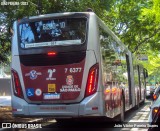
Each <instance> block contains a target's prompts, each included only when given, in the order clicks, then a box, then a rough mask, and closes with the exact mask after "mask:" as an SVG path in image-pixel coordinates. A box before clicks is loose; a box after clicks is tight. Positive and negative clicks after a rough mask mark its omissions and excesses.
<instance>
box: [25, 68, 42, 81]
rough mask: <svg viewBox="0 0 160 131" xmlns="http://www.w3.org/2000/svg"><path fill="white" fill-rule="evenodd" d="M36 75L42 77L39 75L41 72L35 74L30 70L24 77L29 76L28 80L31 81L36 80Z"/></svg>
mask: <svg viewBox="0 0 160 131" xmlns="http://www.w3.org/2000/svg"><path fill="white" fill-rule="evenodd" d="M38 75H42V73H41V72H37V71H35V70H31V71H30V72H29V73H26V74H25V76H29V77H30V79H32V80H35V79H37V76H38Z"/></svg>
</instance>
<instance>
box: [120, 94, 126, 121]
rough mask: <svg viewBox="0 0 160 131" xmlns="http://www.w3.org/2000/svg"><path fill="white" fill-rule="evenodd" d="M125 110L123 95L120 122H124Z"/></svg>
mask: <svg viewBox="0 0 160 131" xmlns="http://www.w3.org/2000/svg"><path fill="white" fill-rule="evenodd" d="M124 110H125V105H124V96H123V95H122V97H121V107H120V119H119V120H120V122H124Z"/></svg>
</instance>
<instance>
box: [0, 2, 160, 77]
mask: <svg viewBox="0 0 160 131" xmlns="http://www.w3.org/2000/svg"><path fill="white" fill-rule="evenodd" d="M6 1H9V2H21V0H6ZM26 2H28V5H16V6H6V5H4V6H2V5H0V29H1V27H2V26H3V27H4V26H5V27H6V29H5V30H4V31H0V61H10V59H8V54H10V46H11V43H10V41H11V36H10V35H9V32H8V30H9V27H11V26H12V24H13V21H14V20H17V19H21V18H23V17H28V16H35V15H37V14H38V13H39V14H48V13H58V12H84V11H86V10H87V9H88V8H92V9H93V11H94V12H95V13H96V14H97V15H98V16H99V17H100V18H101V19H102V20H103V21H104V22H106V24H107V25H108V26H109V27H110V28H111V29H112V30H113V31H114V32H115V33H116V34H117V36H118V37H119V38H120V39H121V40H122V42H123V43H124V44H125V45H127V46H128V48H129V49H130V50H131V51H132V52H135V54H146V55H149V61H148V63H147V62H146V63H145V62H143V64H144V65H145V66H146V68H147V69H148V70H149V73H150V74H154V73H157V72H158V71H159V66H158V64H159V57H158V54H159V50H160V25H159V23H160V1H159V0H26ZM38 5H39V6H38ZM153 52H154V53H155V54H156V55H157V56H156V59H154V57H155V56H154V54H153V55H152V53H153ZM104 53H106V52H104ZM153 60H155V61H154V62H152V61H153ZM154 70H155V71H154ZM156 70H157V71H156Z"/></svg>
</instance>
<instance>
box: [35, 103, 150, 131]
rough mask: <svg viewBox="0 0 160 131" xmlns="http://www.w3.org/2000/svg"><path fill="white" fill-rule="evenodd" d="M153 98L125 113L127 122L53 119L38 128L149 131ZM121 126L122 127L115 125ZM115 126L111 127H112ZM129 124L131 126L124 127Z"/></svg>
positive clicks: (55, 130)
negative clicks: (63, 120) (61, 121)
mask: <svg viewBox="0 0 160 131" xmlns="http://www.w3.org/2000/svg"><path fill="white" fill-rule="evenodd" d="M151 102H152V101H151V100H146V102H145V104H143V105H140V108H139V109H138V110H135V109H132V110H130V111H128V112H127V113H126V114H125V123H114V122H113V121H111V119H108V120H107V121H106V122H99V120H98V119H97V120H95V121H93V122H90V121H85V122H84V121H76V122H72V121H71V122H65V123H61V124H58V123H57V122H56V121H55V120H52V121H50V122H49V123H48V125H46V126H43V128H42V129H37V130H40V131H41V130H45V131H46V130H54V131H84V130H87V131H148V128H147V121H148V115H149V111H150V108H149V107H150V105H151ZM114 125H115V126H120V127H114ZM110 126H111V127H113V128H111V127H110ZM124 126H129V127H124ZM145 126H146V127H145Z"/></svg>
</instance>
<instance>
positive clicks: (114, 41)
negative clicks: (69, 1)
mask: <svg viewBox="0 0 160 131" xmlns="http://www.w3.org/2000/svg"><path fill="white" fill-rule="evenodd" d="M13 32H14V33H13V37H12V63H11V72H12V84H11V91H12V113H13V116H14V117H51V116H52V117H54V118H55V119H57V120H58V119H63V118H85V117H103V118H104V117H107V118H115V117H116V116H117V117H118V118H119V120H120V121H124V115H125V112H126V111H127V110H130V109H131V108H133V107H139V103H140V102H144V101H145V79H146V77H147V75H146V74H147V72H146V71H145V69H144V68H143V67H142V66H140V65H137V64H136V63H137V61H136V60H135V59H134V58H133V56H132V53H131V52H130V51H129V50H128V49H127V48H126V47H125V45H124V44H123V43H122V42H121V41H120V40H119V39H118V37H117V36H116V35H115V34H114V33H113V32H112V31H111V30H110V29H109V28H108V27H107V26H106V25H105V24H104V23H103V22H102V21H101V19H100V18H98V17H97V16H96V14H95V13H93V12H68V13H54V14H46V15H39V16H33V17H28V18H23V19H21V20H18V21H15V22H14V25H13Z"/></svg>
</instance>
